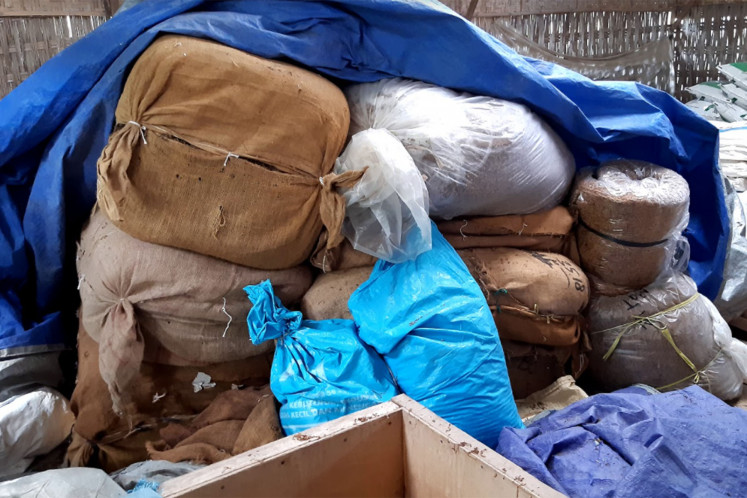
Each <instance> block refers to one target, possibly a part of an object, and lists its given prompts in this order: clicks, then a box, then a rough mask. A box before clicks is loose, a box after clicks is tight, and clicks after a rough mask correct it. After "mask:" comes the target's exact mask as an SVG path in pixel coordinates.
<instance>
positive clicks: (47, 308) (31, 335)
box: [0, 0, 729, 356]
mask: <svg viewBox="0 0 747 498" xmlns="http://www.w3.org/2000/svg"><path fill="white" fill-rule="evenodd" d="M162 32H169V33H179V34H185V35H192V36H198V37H203V38H209V39H213V40H216V41H219V42H222V43H225V44H228V45H230V46H233V47H235V48H238V49H242V50H246V51H249V52H252V53H254V54H257V55H259V56H262V57H267V58H282V59H286V60H291V61H294V62H297V63H299V64H301V65H304V66H307V67H309V68H312V69H315V70H317V71H319V72H320V73H322V74H324V75H327V76H330V77H333V78H336V79H337V80H339V81H342V82H345V81H355V82H365V81H376V80H379V79H381V78H387V77H393V76H402V77H406V78H411V79H420V80H424V81H427V82H429V83H434V84H437V85H440V86H445V87H450V88H454V89H456V90H461V91H466V92H471V93H474V94H476V95H489V96H493V97H498V98H502V99H506V100H511V101H516V102H519V103H523V104H525V105H527V106H528V107H530V108H531V109H532V110H533V111H534V112H536V113H538V114H539V115H540V116H541V117H542V118H543V119H545V120H546V121H547V122H548V123H549V124H550V125H551V126H552V127H553V128H554V129H555V131H556V132H557V133H558V134H559V135H560V136H561V137H562V138H563V139H564V140H565V142H566V143H567V145H568V146H569V148H570V149H571V152H572V153H573V154H574V156H575V159H576V163H577V165H578V166H585V165H589V164H596V163H598V162H599V161H600V160H606V159H612V158H615V157H618V156H625V157H628V158H632V159H641V160H647V161H650V162H653V163H657V164H660V165H662V166H666V167H670V168H674V169H676V170H677V171H678V172H680V173H681V174H682V175H683V176H684V177H685V178H686V179H687V180H688V183H689V184H690V186H691V189H692V203H691V215H692V216H691V220H690V225H689V230H688V235H689V237H690V245H691V247H692V255H691V257H692V260H691V264H690V271H691V273H692V276H693V278H694V279H695V281H696V282H697V283H698V285H699V286H700V290H701V292H702V293H704V294H705V295H707V296H708V297H711V298H712V297H714V296H715V294H716V293H717V292H718V290H719V287H720V284H721V278H722V270H723V264H724V257H725V249H726V244H727V241H728V236H729V229H728V213H727V211H726V208H725V205H724V195H723V189H722V187H721V181H720V178H719V176H718V175H719V173H718V170H717V169H716V138H717V132H716V129H715V128H713V127H712V126H711V125H710V124H708V123H707V122H706V121H705V120H703V119H701V118H700V117H698V116H697V115H696V114H695V113H693V112H692V111H690V110H689V109H687V108H686V107H685V106H684V105H682V104H680V103H678V102H677V101H676V100H675V99H674V98H673V97H671V96H669V95H667V94H665V93H662V92H660V91H657V90H653V89H651V88H649V87H645V86H642V85H638V84H636V83H629V82H593V81H591V80H589V79H587V78H585V77H582V76H580V75H578V74H577V73H574V72H572V71H570V70H567V69H564V68H562V67H559V66H556V65H553V64H551V63H547V62H542V61H537V60H534V59H525V58H523V57H521V56H519V55H518V54H516V53H515V52H513V51H512V50H510V49H509V48H507V47H506V46H505V45H503V44H502V43H500V42H498V41H497V40H495V39H494V38H492V37H491V36H489V35H487V34H486V33H485V32H483V31H482V30H480V29H478V28H476V27H475V26H474V25H471V24H470V23H468V22H467V21H466V20H464V19H463V18H462V17H460V16H458V15H456V14H454V13H453V12H451V11H450V10H448V9H446V8H445V7H444V6H442V5H441V4H438V3H436V2H432V1H427V0H420V1H412V2H405V1H401V0H399V1H391V0H328V1H323V2H322V1H320V2H305V1H300V0H276V1H267V2H239V1H211V2H207V1H203V0H163V1H158V2H155V1H151V2H144V3H142V4H140V5H137V6H134V7H132V8H131V9H129V10H126V11H124V12H122V13H121V14H119V15H117V16H115V17H114V18H113V19H111V20H110V21H108V22H107V23H106V24H104V25H103V26H101V27H100V28H98V29H97V30H95V31H94V32H93V33H91V34H90V35H88V36H87V37H86V38H84V39H83V40H81V41H79V42H78V43H76V44H75V45H73V46H71V47H70V48H68V49H67V50H65V51H64V52H62V53H61V54H59V55H57V56H56V57H54V58H52V59H51V60H50V61H49V62H47V63H46V64H45V65H44V66H42V68H40V69H39V70H38V71H37V72H36V73H34V74H33V75H31V76H30V77H29V78H28V79H27V80H26V81H25V82H23V83H22V84H21V85H20V86H19V87H18V88H16V89H15V90H13V92H11V93H10V94H9V95H8V96H7V97H6V98H4V99H3V100H0V130H2V133H0V262H2V263H0V356H12V355H20V354H28V353H32V352H38V351H45V350H50V349H53V348H60V347H62V345H63V342H64V340H65V339H66V338H67V339H68V340H71V339H72V336H73V334H72V331H73V330H75V320H74V317H73V310H74V309H75V306H76V304H77V298H76V296H75V292H74V288H75V285H76V283H75V276H74V270H73V268H74V265H73V258H74V254H75V245H74V243H75V240H76V239H77V237H78V235H79V234H80V229H81V227H82V225H83V222H84V220H85V219H86V218H87V217H88V214H89V211H90V208H91V206H92V205H93V203H94V200H95V193H96V165H95V164H96V160H97V158H98V156H99V154H100V153H101V150H102V149H103V148H104V145H105V144H106V141H107V139H108V135H109V133H110V132H111V131H112V127H113V124H114V108H115V106H116V104H117V99H118V96H119V93H120V91H121V89H122V86H123V83H124V78H125V77H126V75H127V71H128V69H129V67H130V66H131V65H132V63H133V61H134V60H135V59H136V58H137V56H138V55H139V54H140V53H141V52H142V51H143V50H144V49H145V48H146V47H147V46H148V44H149V43H150V42H151V41H152V40H153V39H154V38H155V37H156V36H157V35H158V34H159V33H162ZM63 325H66V326H67V330H69V331H71V332H70V333H69V334H68V336H67V337H65V335H64V334H63Z"/></svg>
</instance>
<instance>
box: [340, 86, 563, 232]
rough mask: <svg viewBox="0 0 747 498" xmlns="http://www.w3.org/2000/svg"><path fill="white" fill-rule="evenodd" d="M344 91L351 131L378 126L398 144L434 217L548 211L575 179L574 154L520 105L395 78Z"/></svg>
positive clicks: (444, 217)
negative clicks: (418, 175)
mask: <svg viewBox="0 0 747 498" xmlns="http://www.w3.org/2000/svg"><path fill="white" fill-rule="evenodd" d="M345 94H346V96H347V98H348V104H349V106H350V117H351V124H350V133H351V134H354V133H358V132H360V131H362V130H366V129H369V128H377V129H378V128H383V129H386V130H389V131H390V132H391V133H392V134H393V135H394V136H395V137H397V138H398V139H399V140H400V141H401V142H402V144H403V145H404V146H405V148H406V149H407V151H408V152H409V153H410V155H411V156H412V158H413V160H414V161H415V165H416V166H417V168H418V169H419V170H420V173H422V175H423V178H424V180H425V185H426V187H427V188H428V193H429V195H430V214H431V216H433V217H436V218H443V219H451V218H453V217H455V216H463V215H484V216H498V215H506V214H527V213H533V212H536V211H540V210H543V209H549V208H552V207H554V206H556V205H558V204H559V203H560V202H561V201H562V200H563V198H564V197H565V195H566V193H567V191H568V188H569V187H570V185H571V182H572V180H573V175H574V173H575V163H574V159H573V156H572V155H571V154H570V152H569V151H568V149H567V148H566V146H565V144H564V143H563V141H562V140H561V139H560V137H558V135H556V134H555V132H554V131H553V130H552V129H551V128H550V127H549V126H548V125H547V124H546V123H545V122H544V121H543V120H542V119H540V118H539V117H538V116H537V115H535V114H534V113H533V112H532V111H530V110H529V109H528V108H527V107H525V106H523V105H520V104H516V103H512V102H507V101H504V100H499V99H495V98H491V97H476V96H472V95H470V94H466V93H457V92H454V91H453V90H449V89H447V88H441V87H437V86H433V85H429V84H427V83H423V82H419V81H411V80H404V79H399V78H396V79H391V80H382V81H378V82H376V83H365V84H361V85H354V86H351V87H349V88H348V89H347V90H346V92H345Z"/></svg>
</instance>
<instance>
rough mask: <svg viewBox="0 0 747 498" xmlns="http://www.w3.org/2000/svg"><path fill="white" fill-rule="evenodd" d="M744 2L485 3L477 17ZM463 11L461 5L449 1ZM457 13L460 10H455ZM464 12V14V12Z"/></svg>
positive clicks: (667, 8)
mask: <svg viewBox="0 0 747 498" xmlns="http://www.w3.org/2000/svg"><path fill="white" fill-rule="evenodd" d="M743 1H744V0H481V1H480V4H479V6H478V8H477V10H476V11H475V14H474V17H475V18H479V17H507V16H519V15H532V14H557V13H564V12H574V13H578V12H661V11H671V10H675V9H679V8H688V7H700V6H706V5H729V4H739V3H743ZM447 5H450V6H452V5H453V6H452V8H454V7H457V8H463V5H462V4H461V2H458V1H455V0H452V1H451V2H447ZM455 10H456V9H455ZM462 13H464V12H462Z"/></svg>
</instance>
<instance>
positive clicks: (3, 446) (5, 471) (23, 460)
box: [0, 388, 75, 477]
mask: <svg viewBox="0 0 747 498" xmlns="http://www.w3.org/2000/svg"><path fill="white" fill-rule="evenodd" d="M74 422H75V415H73V412H72V411H70V406H69V404H68V401H67V400H66V399H65V398H64V397H63V396H62V395H61V394H60V393H58V392H57V391H55V390H53V389H49V388H42V389H39V390H38V391H32V392H30V393H27V394H22V395H19V396H15V397H13V398H10V399H8V400H6V401H4V402H3V403H0V477H7V476H11V475H14V474H18V473H21V472H23V471H25V470H26V469H27V468H28V466H29V465H31V463H32V462H33V460H34V457H37V456H40V455H45V454H47V453H49V452H50V451H52V450H53V449H54V448H55V447H56V446H57V445H58V444H60V443H62V442H63V441H64V440H65V439H67V437H68V436H69V435H70V430H71V429H72V428H73V423H74Z"/></svg>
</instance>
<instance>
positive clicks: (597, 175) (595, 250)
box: [570, 160, 690, 288]
mask: <svg viewBox="0 0 747 498" xmlns="http://www.w3.org/2000/svg"><path fill="white" fill-rule="evenodd" d="M689 203H690V190H689V187H688V185H687V182H686V181H685V179H684V178H682V177H681V176H680V175H679V174H677V173H676V172H674V171H672V170H670V169H667V168H663V167H660V166H656V165H654V164H651V163H646V162H642V161H628V160H618V161H611V162H608V163H605V164H603V165H602V166H601V167H599V168H597V169H587V170H584V171H582V172H581V173H579V176H578V179H577V181H576V185H575V187H574V189H573V192H572V194H571V202H570V205H571V211H572V212H573V213H574V214H577V216H578V222H579V228H578V231H577V238H578V252H579V257H580V260H581V266H582V267H583V268H584V270H586V271H588V272H589V273H592V274H594V275H596V276H598V277H600V278H602V279H603V280H604V281H606V282H609V283H611V284H615V285H617V286H622V287H632V288H642V287H645V286H646V285H648V284H650V283H651V282H653V281H654V280H656V278H657V277H658V276H659V275H660V274H661V273H662V272H663V271H664V270H666V269H667V268H668V267H670V266H671V265H672V261H673V259H674V257H675V256H677V257H678V258H679V259H682V255H676V254H675V253H676V252H677V251H678V250H679V249H681V245H682V243H681V240H682V239H681V238H680V237H679V235H680V233H681V232H682V230H684V229H685V227H686V226H687V223H688V219H689V215H688V207H689Z"/></svg>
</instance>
